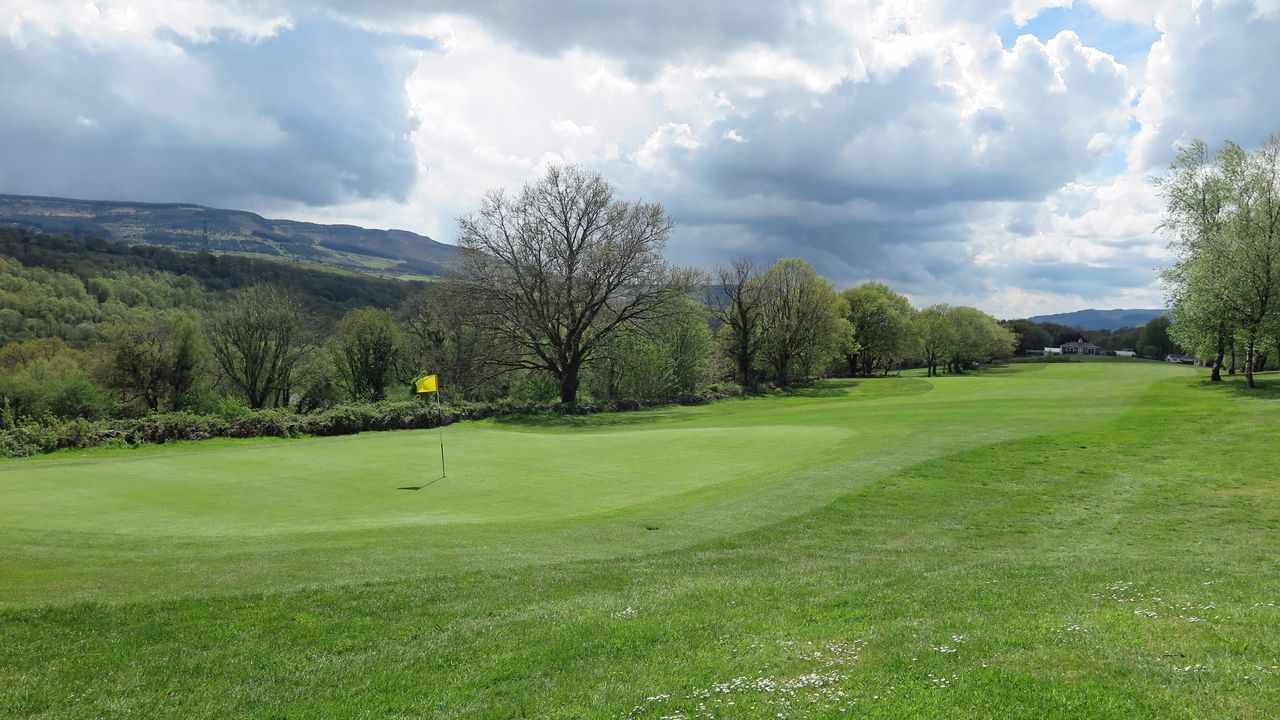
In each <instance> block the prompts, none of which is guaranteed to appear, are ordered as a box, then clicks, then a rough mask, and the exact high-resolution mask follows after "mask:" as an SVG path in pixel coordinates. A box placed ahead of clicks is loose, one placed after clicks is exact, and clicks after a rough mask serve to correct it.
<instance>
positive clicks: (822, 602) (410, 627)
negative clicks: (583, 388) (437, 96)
mask: <svg viewBox="0 0 1280 720" xmlns="http://www.w3.org/2000/svg"><path fill="white" fill-rule="evenodd" d="M1277 420H1280V400H1277V399H1276V396H1275V394H1274V393H1265V392H1264V393H1259V394H1252V395H1247V396H1246V395H1240V394H1237V393H1235V392H1233V391H1232V389H1231V388H1230V387H1226V388H1224V387H1212V386H1210V385H1209V384H1208V383H1207V382H1204V381H1203V377H1202V376H1198V375H1196V374H1195V373H1194V372H1193V371H1190V370H1188V369H1186V368H1179V367H1176V366H1166V365H1159V364H1154V363H1152V364H1134V365H1124V364H1119V363H1097V364H1090V363H1081V364H1066V365H1056V364H1048V365H1039V366H1034V365H1032V366H1020V367H1017V368H1015V369H1010V370H1006V371H1001V372H995V373H984V374H981V375H973V376H967V377H961V378H941V379H936V380H926V379H923V378H916V377H907V378H901V379H883V380H869V381H862V382H857V383H855V382H843V383H832V384H828V385H825V386H823V387H821V388H819V389H817V390H815V391H812V392H805V393H797V394H795V395H794V396H791V397H773V398H765V399H754V400H742V401H730V402H725V403H718V404H716V405H713V406H709V407H699V408H678V409H666V410H658V411H653V412H647V413H627V414H620V415H605V416H591V417H586V418H576V417H575V418H564V419H546V418H544V419H529V420H526V421H523V422H504V423H498V422H490V423H476V424H474V425H469V426H465V427H463V426H460V427H457V428H451V429H450V430H452V431H453V432H452V433H451V434H450V435H448V436H447V442H449V444H450V448H451V449H452V451H453V457H454V458H456V461H455V462H451V466H450V473H449V474H450V477H449V479H448V480H446V481H443V482H441V483H437V484H435V485H431V486H428V487H426V488H424V489H422V490H418V491H407V490H398V489H396V488H397V487H400V486H408V484H409V483H413V484H419V481H420V480H421V479H422V478H423V477H426V475H424V473H426V474H428V475H429V474H430V473H431V465H430V463H431V461H432V460H433V459H435V460H436V461H437V462H438V458H434V457H433V456H432V451H433V450H435V448H434V447H433V446H432V444H431V443H432V442H433V441H434V435H432V434H431V433H419V432H403V433H382V434H374V435H361V436H357V437H354V438H329V439H320V440H304V441H290V442H271V443H251V444H232V443H220V444H217V445H216V446H200V445H192V446H187V447H180V448H165V449H151V450H147V451H143V452H140V453H129V452H115V453H110V452H102V453H97V454H86V455H76V454H72V455H61V456H56V457H53V458H41V459H35V460H28V461H19V462H9V463H4V464H0V518H2V520H0V525H2V526H4V528H5V529H4V530H3V531H0V547H2V548H3V551H4V552H3V555H2V556H0V602H2V603H3V604H4V605H5V606H6V607H7V608H8V609H6V610H3V611H0V715H5V716H19V717H22V716H32V717H124V716H152V717H228V716H265V717H320V716H332V717H503V718H506V717H563V718H576V717H605V718H607V717H627V716H630V717H639V718H658V717H664V716H667V717H670V716H675V717H717V718H733V717H771V718H773V717H778V715H779V714H781V715H782V716H783V717H815V716H836V717H838V716H846V715H852V716H869V717H885V718H890V717H894V718H896V717H990V718H1008V717H1026V718H1042V717H1079V718H1131V717H1153V718H1155V717H1159V718H1169V717H1188V718H1191V717H1206V718H1207V717H1214V718H1216V717H1257V718H1262V717H1272V716H1275V715H1277V714H1280V676H1278V675H1277V673H1280V669H1278V668H1277V665H1280V632H1278V631H1280V609H1277V603H1280V574H1278V573H1277V570H1278V569H1280V568H1277V564H1278V563H1277V560H1278V558H1280V555H1278V554H1277V550H1276V543H1275V539H1276V537H1277V533H1278V532H1280V496H1278V495H1277V490H1278V489H1280V488H1278V487H1277V485H1278V484H1280V479H1277V478H1276V477H1275V475H1274V471H1273V468H1274V467H1276V466H1277V464H1278V461H1280V444H1277V443H1275V442H1274V433H1275V427H1276V422H1277ZM446 432H449V431H446ZM58 506H61V508H62V510H61V511H59V510H58Z"/></svg>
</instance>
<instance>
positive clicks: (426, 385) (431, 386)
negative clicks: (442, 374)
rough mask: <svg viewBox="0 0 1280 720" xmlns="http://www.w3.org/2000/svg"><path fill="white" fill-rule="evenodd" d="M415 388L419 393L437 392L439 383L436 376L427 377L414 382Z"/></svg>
mask: <svg viewBox="0 0 1280 720" xmlns="http://www.w3.org/2000/svg"><path fill="white" fill-rule="evenodd" d="M413 385H414V388H415V389H416V390H417V391H418V392H419V393H432V392H436V391H437V389H438V388H437V387H436V385H437V381H436V376H435V375H426V376H423V377H420V378H418V379H417V380H415V381H414V382H413Z"/></svg>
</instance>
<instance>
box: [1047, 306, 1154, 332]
mask: <svg viewBox="0 0 1280 720" xmlns="http://www.w3.org/2000/svg"><path fill="white" fill-rule="evenodd" d="M1163 314H1165V311H1164V310H1121V309H1116V310H1094V309H1092V308H1091V309H1089V310H1076V311H1075V312H1069V313H1057V314H1055V315H1036V316H1035V317H1031V318H1027V319H1028V320H1030V321H1031V322H1035V323H1057V324H1059V325H1066V326H1067V327H1077V328H1081V329H1083V330H1119V329H1120V328H1127V327H1138V326H1140V325H1146V324H1147V323H1148V322H1150V321H1151V319H1152V318H1156V317H1159V316H1161V315H1163Z"/></svg>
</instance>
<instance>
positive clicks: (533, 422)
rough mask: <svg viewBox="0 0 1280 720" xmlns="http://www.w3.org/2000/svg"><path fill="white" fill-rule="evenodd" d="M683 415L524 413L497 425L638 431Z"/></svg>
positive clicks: (649, 411)
mask: <svg viewBox="0 0 1280 720" xmlns="http://www.w3.org/2000/svg"><path fill="white" fill-rule="evenodd" d="M681 415H682V413H680V412H678V411H677V410H675V409H670V410H654V409H646V410H621V411H613V412H599V413H587V414H583V415H572V414H569V413H552V412H538V413H520V414H516V415H506V416H503V417H499V418H495V419H494V421H493V422H494V423H495V424H497V425H501V426H504V427H508V428H512V429H520V428H526V429H529V430H552V429H582V430H587V429H593V428H618V427H636V426H640V425H652V424H655V423H662V422H669V421H673V420H677V419H679V418H680V416H681Z"/></svg>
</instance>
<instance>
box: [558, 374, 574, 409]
mask: <svg viewBox="0 0 1280 720" xmlns="http://www.w3.org/2000/svg"><path fill="white" fill-rule="evenodd" d="M577 402H578V368H577V367H572V368H569V369H567V370H565V371H564V375H562V376H561V377H560V404H561V405H574V404H575V403H577Z"/></svg>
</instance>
